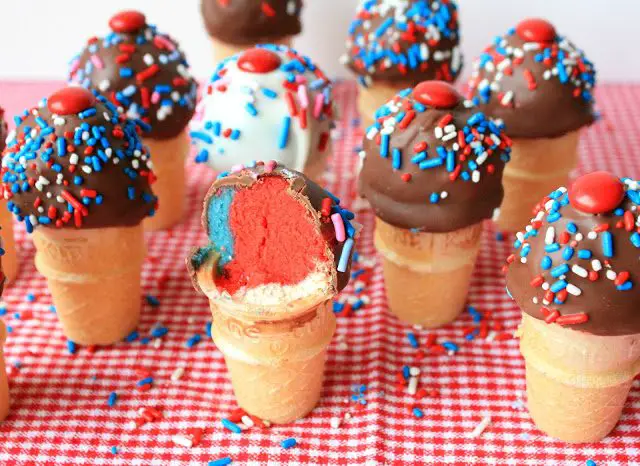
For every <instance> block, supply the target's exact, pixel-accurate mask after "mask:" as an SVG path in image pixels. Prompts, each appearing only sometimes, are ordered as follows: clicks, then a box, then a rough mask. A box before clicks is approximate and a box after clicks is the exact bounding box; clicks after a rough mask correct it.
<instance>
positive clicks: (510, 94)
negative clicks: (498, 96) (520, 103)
mask: <svg viewBox="0 0 640 466" xmlns="http://www.w3.org/2000/svg"><path fill="white" fill-rule="evenodd" d="M512 100H513V91H509V92H506V93H505V94H504V96H502V100H501V101H500V103H501V104H502V105H509V103H511V101H512Z"/></svg>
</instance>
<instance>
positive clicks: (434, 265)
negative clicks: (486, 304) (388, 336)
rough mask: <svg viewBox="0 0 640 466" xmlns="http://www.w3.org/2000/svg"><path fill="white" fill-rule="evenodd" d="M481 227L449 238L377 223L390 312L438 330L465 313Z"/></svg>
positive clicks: (472, 227) (378, 220) (378, 243)
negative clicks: (463, 311)
mask: <svg viewBox="0 0 640 466" xmlns="http://www.w3.org/2000/svg"><path fill="white" fill-rule="evenodd" d="M481 233H482V224H481V223H479V224H476V225H472V226H469V227H466V228H462V229H460V230H457V231H453V232H450V233H413V232H411V231H409V230H406V229H403V228H397V227H394V226H392V225H389V224H388V223H385V222H383V221H382V220H380V219H379V218H378V219H376V233H375V244H376V249H377V250H378V252H379V253H380V254H381V256H382V260H383V270H384V279H385V286H386V290H387V299H388V301H389V308H390V310H391V312H393V313H394V314H395V315H396V316H397V317H398V318H399V319H400V320H402V321H403V322H407V323H410V324H419V325H423V326H425V327H439V326H442V325H445V324H448V323H450V322H452V321H454V320H455V319H456V317H458V315H459V314H460V313H461V312H462V310H463V309H464V305H465V302H466V299H467V292H468V290H469V283H470V281H471V273H472V272H473V267H474V265H475V261H476V257H477V255H478V250H479V247H480V240H481Z"/></svg>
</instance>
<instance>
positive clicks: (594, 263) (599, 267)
mask: <svg viewBox="0 0 640 466" xmlns="http://www.w3.org/2000/svg"><path fill="white" fill-rule="evenodd" d="M591 268H592V269H593V270H594V271H596V272H599V271H600V270H602V263H601V262H600V261H599V260H598V259H593V260H592V261H591Z"/></svg>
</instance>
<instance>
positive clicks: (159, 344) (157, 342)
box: [153, 338, 162, 349]
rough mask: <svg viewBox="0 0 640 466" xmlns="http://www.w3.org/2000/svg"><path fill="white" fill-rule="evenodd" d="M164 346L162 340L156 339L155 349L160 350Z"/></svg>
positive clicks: (154, 342)
mask: <svg viewBox="0 0 640 466" xmlns="http://www.w3.org/2000/svg"><path fill="white" fill-rule="evenodd" d="M161 346H162V340H161V339H160V338H156V339H155V340H153V347H154V348H155V349H158V348H160V347H161Z"/></svg>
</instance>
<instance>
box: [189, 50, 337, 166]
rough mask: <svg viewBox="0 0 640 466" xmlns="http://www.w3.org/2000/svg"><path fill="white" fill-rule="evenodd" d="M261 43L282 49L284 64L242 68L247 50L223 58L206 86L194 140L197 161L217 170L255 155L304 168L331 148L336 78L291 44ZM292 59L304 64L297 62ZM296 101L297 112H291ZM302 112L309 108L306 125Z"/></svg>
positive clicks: (247, 162)
mask: <svg viewBox="0 0 640 466" xmlns="http://www.w3.org/2000/svg"><path fill="white" fill-rule="evenodd" d="M261 48H265V49H267V50H269V51H270V52H271V53H275V54H277V55H278V56H279V57H280V59H281V61H282V63H281V65H280V67H279V68H278V69H276V70H274V71H271V72H269V73H251V72H247V71H244V70H242V69H240V68H239V67H238V59H239V58H240V57H241V55H242V54H240V55H236V56H234V57H232V58H229V59H228V60H226V61H224V62H223V63H222V64H221V65H219V67H218V70H217V71H216V73H215V74H214V76H213V77H212V79H211V81H210V83H209V86H208V89H206V90H205V92H206V95H205V96H204V97H203V99H202V102H201V104H200V105H201V108H200V112H201V115H202V118H201V120H200V121H194V122H193V123H192V127H191V129H192V139H193V141H194V144H196V145H197V146H198V156H197V159H196V160H197V161H199V162H202V163H207V164H208V165H209V166H210V167H211V168H212V169H214V170H216V171H228V170H231V169H232V167H235V166H237V165H246V166H249V165H251V164H252V163H253V162H254V161H255V160H276V161H278V162H280V163H282V164H284V165H286V166H287V167H289V168H292V169H294V170H297V171H303V170H304V168H305V165H306V164H307V160H308V159H309V157H310V156H314V155H315V154H318V153H322V152H324V151H326V150H327V149H328V148H329V147H330V141H329V136H330V135H329V132H330V130H331V127H332V124H333V119H332V115H333V99H332V96H331V82H330V81H329V80H328V79H326V77H324V74H323V73H321V72H319V70H317V68H316V67H315V65H313V63H312V62H311V60H309V59H308V58H307V57H303V56H301V55H298V54H297V52H295V51H294V50H292V49H289V48H287V47H285V46H274V45H267V46H261ZM292 62H298V63H300V66H299V67H294V66H292ZM294 64H295V63H294ZM302 64H304V65H302ZM291 81H293V83H294V84H292V83H291ZM287 94H289V95H290V96H291V97H287ZM319 99H320V100H321V102H319ZM291 100H292V101H293V102H294V106H295V108H296V110H297V115H293V116H292V114H291V110H290V103H289V102H290V101H291ZM302 112H304V113H306V128H303V126H304V121H303V120H304V119H303V118H302V117H301V114H302ZM287 118H290V121H289V131H288V136H287V137H285V136H283V133H284V128H285V126H286V125H287V123H286V120H287Z"/></svg>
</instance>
